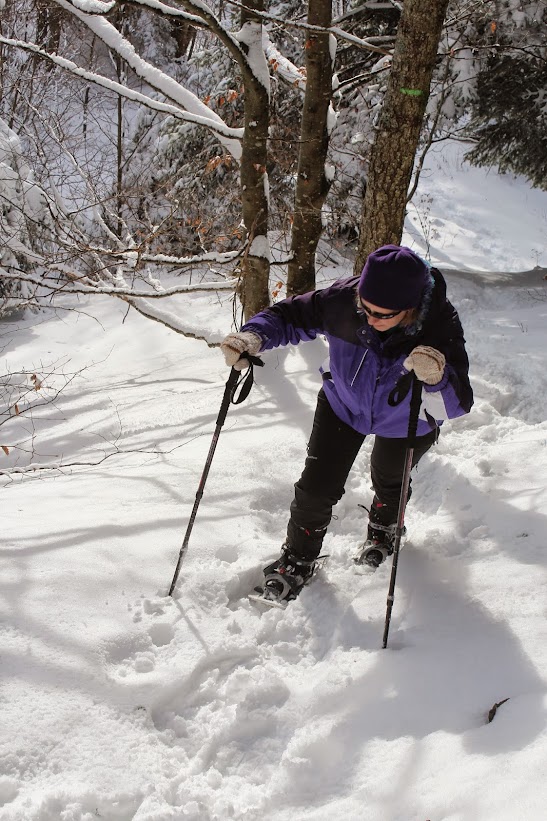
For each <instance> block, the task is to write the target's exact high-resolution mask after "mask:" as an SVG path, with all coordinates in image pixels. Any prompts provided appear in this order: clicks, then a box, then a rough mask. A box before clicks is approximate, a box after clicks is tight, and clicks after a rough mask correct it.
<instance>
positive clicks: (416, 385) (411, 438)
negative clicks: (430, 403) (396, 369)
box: [387, 371, 422, 448]
mask: <svg viewBox="0 0 547 821" xmlns="http://www.w3.org/2000/svg"><path fill="white" fill-rule="evenodd" d="M410 390H412V393H411V396H410V412H409V416H408V434H407V447H409V448H413V447H414V446H415V445H416V431H417V430H418V417H419V415H420V406H421V404H422V383H421V382H420V380H419V379H417V378H416V374H415V373H414V371H409V372H408V373H405V374H403V376H401V378H400V379H399V380H398V381H397V384H396V385H395V387H394V388H393V390H392V391H391V393H390V394H389V396H388V399H387V403H388V405H390V407H392V408H394V407H396V406H397V405H400V404H401V402H403V401H404V400H405V399H406V397H407V396H408V393H409V391H410Z"/></svg>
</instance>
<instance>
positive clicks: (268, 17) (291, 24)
mask: <svg viewBox="0 0 547 821" xmlns="http://www.w3.org/2000/svg"><path fill="white" fill-rule="evenodd" d="M57 2H58V0H57ZM227 2H228V3H229V4H230V5H231V6H235V7H236V8H239V9H246V10H249V11H252V13H253V14H254V15H255V16H256V17H259V18H260V19H261V20H264V21H266V22H271V23H278V24H279V25H281V26H283V27H286V28H295V29H301V30H303V31H309V32H319V33H324V32H325V31H328V32H329V33H330V34H334V35H335V37H339V38H340V39H342V40H347V41H348V42H349V43H351V44H352V45H354V46H357V47H358V48H362V49H366V50H367V51H376V52H378V54H390V53H391V52H390V51H388V50H387V49H385V48H382V47H381V46H377V45H375V44H374V43H372V42H371V41H370V40H364V39H363V38H362V37H356V36H355V35H354V34H349V33H348V32H347V31H344V30H343V29H341V28H338V27H337V26H331V27H330V28H328V29H325V28H323V27H322V26H313V25H310V23H303V22H300V21H296V20H283V19H282V18H281V17H276V16H275V15H274V14H268V13H267V12H265V11H257V10H256V9H249V8H248V6H246V5H245V4H244V3H238V2H237V0H227Z"/></svg>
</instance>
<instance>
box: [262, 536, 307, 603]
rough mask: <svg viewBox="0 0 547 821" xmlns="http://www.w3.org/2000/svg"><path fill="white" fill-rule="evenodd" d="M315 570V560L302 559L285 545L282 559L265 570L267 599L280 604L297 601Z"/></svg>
mask: <svg viewBox="0 0 547 821" xmlns="http://www.w3.org/2000/svg"><path fill="white" fill-rule="evenodd" d="M314 570H315V559H310V560H308V559H302V558H301V557H299V556H297V555H296V554H294V553H293V552H292V551H291V547H290V546H289V545H288V544H284V545H283V547H282V553H281V557H280V558H279V559H277V560H276V561H275V562H273V563H272V564H270V565H268V567H265V568H264V594H265V597H266V598H267V599H270V600H275V601H279V602H282V601H283V602H284V601H291V600H292V599H295V598H296V597H297V596H298V594H299V593H300V591H301V590H302V588H303V587H304V585H305V584H306V583H307V582H308V581H309V580H310V579H311V577H312V576H313V573H314Z"/></svg>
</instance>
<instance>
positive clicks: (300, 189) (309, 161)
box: [287, 0, 334, 296]
mask: <svg viewBox="0 0 547 821" xmlns="http://www.w3.org/2000/svg"><path fill="white" fill-rule="evenodd" d="M331 22H332V0H309V5H308V23H309V24H310V25H314V26H322V27H323V28H329V27H330V25H331ZM331 39H332V40H334V38H332V35H330V34H327V33H320V32H317V33H315V32H313V33H310V36H309V38H308V40H307V42H306V91H305V95H304V105H303V109H302V126H301V134H300V151H299V154H298V171H297V179H296V191H295V203H294V220H293V227H292V237H291V261H290V262H289V267H288V277H287V295H288V296H292V295H293V294H303V293H305V292H306V291H311V290H313V289H314V288H315V252H316V250H317V244H318V242H319V238H320V236H321V231H322V220H321V211H322V208H323V204H324V202H325V199H326V196H327V194H328V192H329V188H330V180H329V179H327V175H326V173H325V162H326V158H327V150H328V145H329V129H328V114H329V106H330V102H331V96H332V65H333V59H332V56H331V50H330V46H331Z"/></svg>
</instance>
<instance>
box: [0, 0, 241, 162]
mask: <svg viewBox="0 0 547 821" xmlns="http://www.w3.org/2000/svg"><path fill="white" fill-rule="evenodd" d="M56 2H57V0H56ZM0 43H4V44H5V45H8V46H13V47H15V48H20V49H22V50H24V51H30V52H32V53H33V54H39V55H40V56H41V57H45V58H46V59H48V60H51V62H53V63H55V64H56V65H58V66H60V67H61V68H64V69H65V70H67V71H70V72H71V73H72V74H76V75H77V76H78V77H82V79H84V80H88V81H89V82H92V83H94V84H95V85H98V86H101V87H102V88H106V89H108V90H109V91H112V92H114V93H115V94H119V95H120V96H122V97H125V98H127V99H129V100H133V101H134V102H137V103H141V104H142V105H145V106H147V107H148V108H151V109H153V110H154V111H160V112H162V113H164V114H169V115H170V116H172V117H174V118H175V119H178V120H183V121H184V122H189V123H194V124H195V125H202V126H205V128H208V129H210V130H211V131H213V132H215V134H216V135H217V136H218V139H219V141H220V142H221V143H223V145H225V146H226V148H227V149H228V151H229V152H230V154H231V155H232V156H233V157H234V159H236V160H239V159H240V157H241V145H240V143H239V141H240V139H241V138H242V136H243V129H242V128H230V127H229V126H227V125H226V123H225V122H224V121H223V120H222V119H221V118H220V117H218V116H217V115H216V114H215V112H214V111H212V110H211V109H210V108H207V106H205V108H206V109H207V111H208V112H209V114H210V115H211V116H210V117H209V116H207V117H205V116H202V115H199V114H196V113H192V112H189V111H183V110H181V109H180V108H177V107H176V106H174V105H171V104H169V103H162V102H161V101H160V100H154V98H153V97H149V96H148V95H147V94H143V93H141V92H140V91H135V90H133V89H130V88H128V87H127V86H124V85H122V84H121V83H118V82H116V81H115V80H110V79H109V78H108V77H104V76H103V75H102V74H97V73H96V72H93V71H88V70H87V69H84V68H80V66H78V65H76V63H73V62H72V60H67V59H66V58H65V57H61V56H59V55H58V54H50V53H49V52H47V51H44V50H43V49H41V48H40V47H39V46H37V45H36V44H35V43H27V42H25V41H23V40H14V39H12V38H10V37H4V36H2V35H0ZM143 62H144V61H143ZM177 85H178V83H177ZM179 87H180V88H182V86H179ZM190 93H191V92H188V94H190ZM192 96H194V95H192ZM196 99H198V98H197V97H196ZM200 102H201V101H200ZM202 105H204V104H202Z"/></svg>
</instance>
